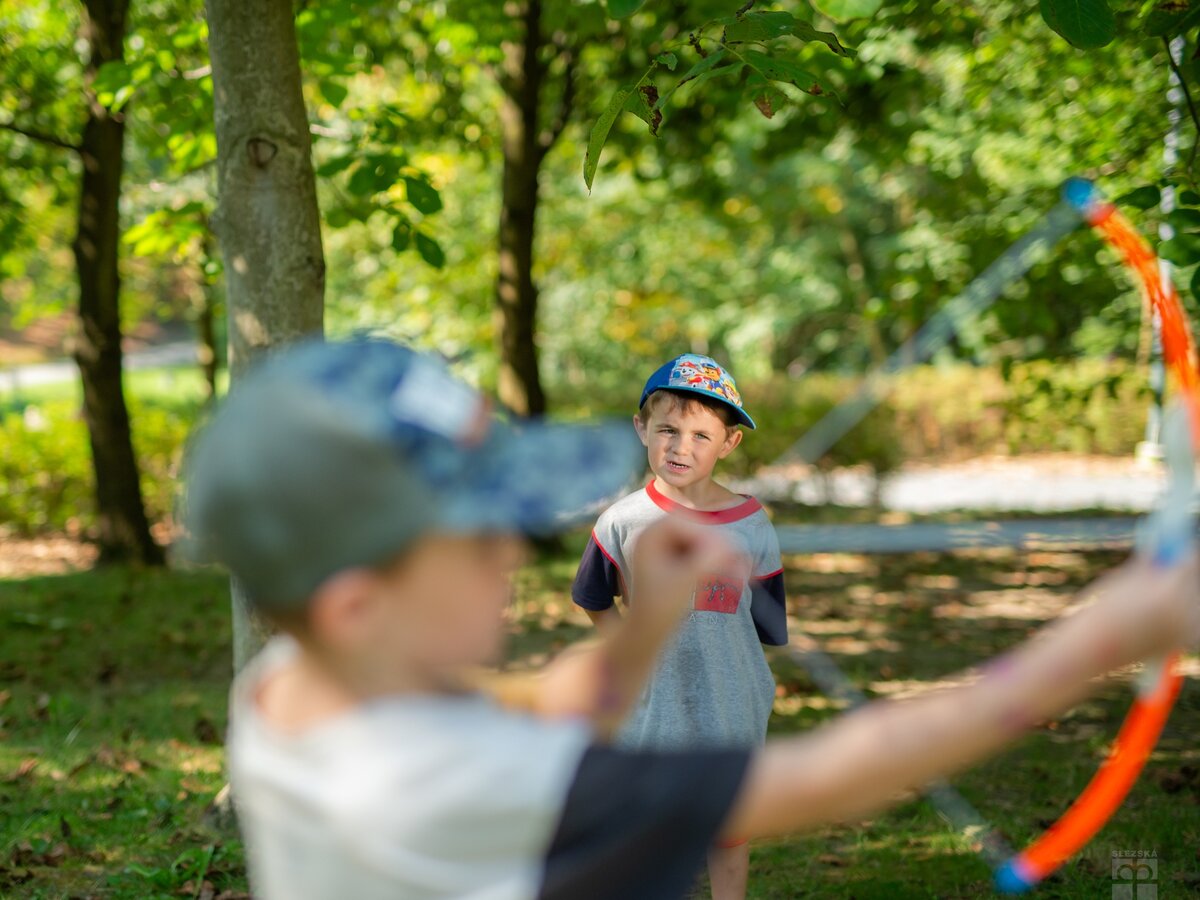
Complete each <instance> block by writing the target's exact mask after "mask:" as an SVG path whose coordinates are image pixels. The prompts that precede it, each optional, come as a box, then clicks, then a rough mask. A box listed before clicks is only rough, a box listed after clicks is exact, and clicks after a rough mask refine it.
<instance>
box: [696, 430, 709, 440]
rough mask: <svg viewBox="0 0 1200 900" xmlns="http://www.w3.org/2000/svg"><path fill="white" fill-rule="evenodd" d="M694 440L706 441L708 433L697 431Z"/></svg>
mask: <svg viewBox="0 0 1200 900" xmlns="http://www.w3.org/2000/svg"><path fill="white" fill-rule="evenodd" d="M696 440H698V441H707V440H708V435H707V434H705V433H704V432H703V431H701V432H699V433H698V434H697V435H696Z"/></svg>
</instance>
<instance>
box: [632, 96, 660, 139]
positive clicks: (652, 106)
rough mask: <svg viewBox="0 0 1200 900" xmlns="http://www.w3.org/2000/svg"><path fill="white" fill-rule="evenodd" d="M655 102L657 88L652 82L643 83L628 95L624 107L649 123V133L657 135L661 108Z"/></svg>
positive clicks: (656, 100) (656, 101) (656, 99)
mask: <svg viewBox="0 0 1200 900" xmlns="http://www.w3.org/2000/svg"><path fill="white" fill-rule="evenodd" d="M657 104H658V88H657V87H655V86H654V85H653V84H643V85H641V86H639V87H638V89H637V90H636V91H634V92H633V93H632V94H630V95H629V99H628V100H626V101H625V107H624V108H625V109H626V110H627V111H629V112H631V113H633V114H634V115H635V116H637V117H638V118H639V119H641V120H642V121H643V122H645V123H646V124H647V125H649V126H650V133H651V134H653V135H656V136H657V134H658V126H659V125H661V124H662V120H663V114H662V110H661V109H659V108H658V105H657Z"/></svg>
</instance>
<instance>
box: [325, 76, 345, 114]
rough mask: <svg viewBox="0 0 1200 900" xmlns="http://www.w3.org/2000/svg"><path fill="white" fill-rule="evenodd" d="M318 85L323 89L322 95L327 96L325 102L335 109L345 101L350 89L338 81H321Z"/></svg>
mask: <svg viewBox="0 0 1200 900" xmlns="http://www.w3.org/2000/svg"><path fill="white" fill-rule="evenodd" d="M317 87H318V88H319V89H320V91H321V96H322V97H324V98H325V102H326V103H328V104H329V105H330V106H332V107H334V108H335V109H337V108H340V107H341V105H342V104H343V103H344V102H345V100H346V97H347V95H348V94H349V93H350V89H349V88H347V87H346V86H345V85H344V84H342V83H340V82H337V81H324V80H323V81H321V82H319V83H318V85H317Z"/></svg>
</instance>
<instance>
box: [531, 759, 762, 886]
mask: <svg viewBox="0 0 1200 900" xmlns="http://www.w3.org/2000/svg"><path fill="white" fill-rule="evenodd" d="M751 752H752V751H750V750H707V751H691V752H683V753H648V752H639V751H628V750H618V749H615V748H612V747H601V746H595V747H592V748H590V749H589V750H588V751H587V752H586V753H585V754H584V755H583V759H582V760H581V761H580V764H579V769H578V770H577V771H576V773H575V778H574V781H573V782H572V784H571V787H570V789H569V791H568V792H567V799H566V804H565V805H564V807H563V813H562V817H561V818H560V820H559V823H558V827H557V829H556V830H555V833H554V838H553V840H552V841H551V844H550V849H549V850H548V851H547V853H546V859H545V864H544V868H543V876H542V887H541V891H540V892H539V893H538V898H539V900H611V898H614V897H619V898H621V900H679V898H683V897H684V896H686V895H687V893H688V891H690V889H691V888H692V886H693V884H694V882H695V879H696V876H697V875H698V874H699V873H700V870H701V868H702V867H703V866H704V863H705V859H706V858H707V855H708V850H709V848H710V847H711V846H712V845H713V843H714V842H715V841H716V840H717V838H718V836H719V832H720V829H721V825H722V824H723V823H724V822H725V820H726V819H727V818H728V816H729V811H730V808H731V807H732V806H733V802H734V800H735V799H736V798H737V794H738V790H739V789H740V788H741V785H742V780H743V778H744V777H745V774H746V768H747V766H748V765H749V762H750V754H751Z"/></svg>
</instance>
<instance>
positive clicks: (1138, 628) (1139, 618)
mask: <svg viewBox="0 0 1200 900" xmlns="http://www.w3.org/2000/svg"><path fill="white" fill-rule="evenodd" d="M1095 589H1096V591H1097V593H1098V594H1099V596H1098V598H1097V603H1098V605H1103V606H1106V607H1107V608H1108V611H1109V612H1110V614H1111V615H1112V617H1113V618H1114V619H1116V620H1117V621H1116V623H1115V626H1114V631H1115V632H1116V633H1123V634H1124V635H1125V637H1126V638H1127V639H1128V640H1129V641H1130V644H1131V647H1132V651H1131V655H1132V656H1133V657H1134V658H1143V657H1146V656H1155V655H1160V654H1165V653H1169V652H1171V651H1173V650H1181V649H1186V648H1194V647H1196V646H1197V645H1198V644H1200V553H1198V552H1197V550H1196V548H1195V547H1193V548H1192V549H1191V551H1190V552H1189V553H1188V554H1187V555H1186V556H1184V558H1183V559H1181V560H1180V561H1179V562H1177V563H1173V564H1171V565H1169V566H1163V565H1161V564H1159V563H1156V562H1153V561H1151V560H1149V559H1147V558H1146V557H1144V556H1136V557H1134V558H1133V559H1132V560H1130V561H1129V562H1128V563H1126V564H1125V565H1123V566H1121V568H1119V569H1117V570H1116V571H1115V572H1113V573H1112V574H1110V575H1109V576H1107V577H1106V578H1103V579H1101V580H1100V581H1099V582H1098V583H1097V584H1096V586H1095Z"/></svg>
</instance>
